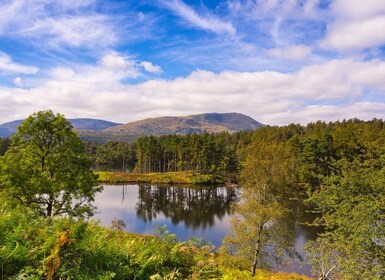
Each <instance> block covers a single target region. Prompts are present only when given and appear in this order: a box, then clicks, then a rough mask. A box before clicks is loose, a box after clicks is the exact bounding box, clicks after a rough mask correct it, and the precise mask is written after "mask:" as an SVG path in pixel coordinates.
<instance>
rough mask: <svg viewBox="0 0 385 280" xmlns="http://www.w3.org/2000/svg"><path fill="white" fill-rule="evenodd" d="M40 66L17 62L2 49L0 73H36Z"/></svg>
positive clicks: (0, 53)
mask: <svg viewBox="0 0 385 280" xmlns="http://www.w3.org/2000/svg"><path fill="white" fill-rule="evenodd" d="M37 71H39V69H38V68H36V67H33V66H27V65H23V64H19V63H16V62H14V61H13V60H12V58H11V57H10V56H9V55H7V54H5V53H3V52H1V51H0V73H5V74H9V73H20V74H35V73H36V72H37Z"/></svg>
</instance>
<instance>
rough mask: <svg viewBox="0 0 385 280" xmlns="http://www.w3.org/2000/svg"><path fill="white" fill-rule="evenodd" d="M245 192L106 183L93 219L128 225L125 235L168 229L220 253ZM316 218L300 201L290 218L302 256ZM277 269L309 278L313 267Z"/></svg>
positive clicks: (294, 265) (293, 264) (312, 236)
mask: <svg viewBox="0 0 385 280" xmlns="http://www.w3.org/2000/svg"><path fill="white" fill-rule="evenodd" d="M240 191H241V189H240V188H233V187H224V186H204V185H198V186H188V185H177V186H176V185H156V184H153V185H152V184H115V185H109V184H106V185H104V190H103V192H102V193H99V194H98V195H97V196H96V197H95V202H94V205H95V206H96V207H97V212H96V215H95V216H94V219H96V220H100V221H101V223H102V224H104V225H106V226H109V225H111V221H112V220H114V219H118V220H121V221H122V222H124V224H126V227H125V228H124V230H125V231H127V232H130V233H139V234H145V235H151V234H154V232H155V230H156V228H157V227H158V226H166V228H167V230H169V231H170V233H172V234H175V237H176V239H177V240H178V241H182V242H187V241H188V240H190V239H197V240H201V241H202V240H205V241H208V242H210V243H211V244H212V245H214V246H215V247H216V249H217V248H219V247H220V246H221V243H222V240H223V238H224V237H225V235H226V234H227V233H228V232H229V230H230V218H231V206H232V204H233V203H234V202H235V201H236V200H237V199H238V198H239V196H240ZM309 215H311V217H310V216H309ZM313 219H314V217H313V216H312V214H311V213H308V211H307V209H306V208H304V207H303V206H302V205H297V206H296V203H293V208H292V209H291V211H290V215H289V216H288V217H287V219H286V221H287V227H288V228H291V231H292V232H293V234H294V235H295V238H294V239H293V240H292V241H291V242H294V243H293V244H295V248H296V250H297V252H298V253H299V254H300V255H301V256H302V257H304V254H305V252H304V251H303V247H304V244H305V243H306V242H307V241H309V240H314V239H315V238H316V237H317V233H318V229H316V228H313V227H308V226H306V223H307V222H309V221H311V220H313ZM272 268H273V269H274V271H285V272H288V273H289V272H292V273H298V274H305V275H310V265H308V264H305V263H301V262H299V261H297V260H293V262H289V261H286V262H285V263H284V264H283V265H280V266H274V267H272ZM228 279H239V278H228ZM242 279H247V278H242ZM256 279H264V278H256ZM271 279H285V278H271ZM287 279H291V278H287Z"/></svg>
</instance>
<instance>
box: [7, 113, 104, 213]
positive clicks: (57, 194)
mask: <svg viewBox="0 0 385 280" xmlns="http://www.w3.org/2000/svg"><path fill="white" fill-rule="evenodd" d="M90 167H91V164H90V161H89V159H88V157H87V155H86V153H85V151H84V147H83V144H82V142H81V140H80V139H79V137H78V136H77V134H76V133H75V132H74V130H73V127H72V125H71V123H70V122H69V121H67V120H66V119H65V118H64V117H63V116H62V115H60V114H56V115H55V114H53V113H52V111H41V112H38V113H35V114H33V115H31V116H29V117H28V118H27V119H26V120H25V121H24V122H23V123H22V124H21V125H20V126H19V127H18V131H17V133H16V134H15V135H14V136H13V137H12V143H11V146H10V148H9V149H8V151H7V152H6V154H5V155H4V156H2V157H1V158H0V187H1V188H2V189H4V191H5V193H6V194H8V195H9V196H10V197H13V198H15V199H17V201H18V202H19V203H20V204H22V205H25V206H28V207H30V208H32V209H34V210H36V211H38V212H39V213H40V214H41V215H43V216H47V217H49V216H56V215H61V214H68V215H71V216H72V215H73V216H88V215H92V210H93V207H92V205H91V202H92V201H93V199H94V195H95V193H96V192H98V191H101V186H99V185H98V182H97V177H96V176H95V175H94V174H93V172H92V171H91V170H90Z"/></svg>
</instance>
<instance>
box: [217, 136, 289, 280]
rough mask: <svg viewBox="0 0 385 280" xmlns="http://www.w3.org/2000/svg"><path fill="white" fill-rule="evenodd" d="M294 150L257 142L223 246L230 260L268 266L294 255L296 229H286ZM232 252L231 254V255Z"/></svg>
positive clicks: (247, 266)
mask: <svg viewBox="0 0 385 280" xmlns="http://www.w3.org/2000/svg"><path fill="white" fill-rule="evenodd" d="M293 160H294V157H293V153H292V151H290V150H289V149H287V148H286V147H285V146H284V145H283V144H282V143H280V144H278V143H269V144H267V143H264V142H260V141H254V142H253V144H252V145H251V146H250V148H249V156H247V158H246V162H245V166H244V168H243V170H242V174H241V178H242V180H243V184H242V186H243V192H242V196H241V199H240V201H239V202H238V203H237V204H236V206H235V209H234V212H235V213H234V216H233V218H232V227H231V231H230V233H229V234H228V235H227V236H226V238H225V239H224V241H223V245H222V250H221V251H222V253H224V254H225V258H224V259H227V260H228V261H230V262H231V263H236V264H237V266H241V267H243V268H244V269H247V268H250V267H251V272H252V276H254V275H255V274H256V269H257V267H259V268H269V267H270V265H271V264H273V263H280V262H281V261H282V259H283V257H284V256H285V255H286V256H294V255H295V250H294V231H293V230H292V229H291V228H287V227H288V225H289V223H287V222H286V220H287V215H288V210H287V209H288V207H286V206H287V205H288V204H289V203H290V202H291V201H290V200H288V199H287V198H288V197H292V196H293V195H294V192H293V190H292V186H293V185H294V183H295V180H294V179H295V177H294V173H293V167H292V162H293ZM228 255H230V257H228Z"/></svg>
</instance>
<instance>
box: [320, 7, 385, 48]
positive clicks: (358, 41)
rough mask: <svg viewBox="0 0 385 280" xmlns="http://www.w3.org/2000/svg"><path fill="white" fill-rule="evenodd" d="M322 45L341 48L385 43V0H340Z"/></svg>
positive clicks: (375, 46) (366, 46) (372, 46)
mask: <svg viewBox="0 0 385 280" xmlns="http://www.w3.org/2000/svg"><path fill="white" fill-rule="evenodd" d="M331 12H332V14H333V15H334V17H335V18H334V21H333V22H332V23H329V25H328V28H327V32H326V34H325V37H324V38H323V39H322V40H321V42H320V45H321V47H323V48H327V49H335V50H337V51H339V52H346V51H354V50H356V51H357V50H358V51H360V50H364V49H368V48H377V47H380V46H382V45H384V44H385V33H384V32H381V31H382V30H385V1H383V0H366V1H361V0H336V1H334V2H333V3H332V5H331Z"/></svg>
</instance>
